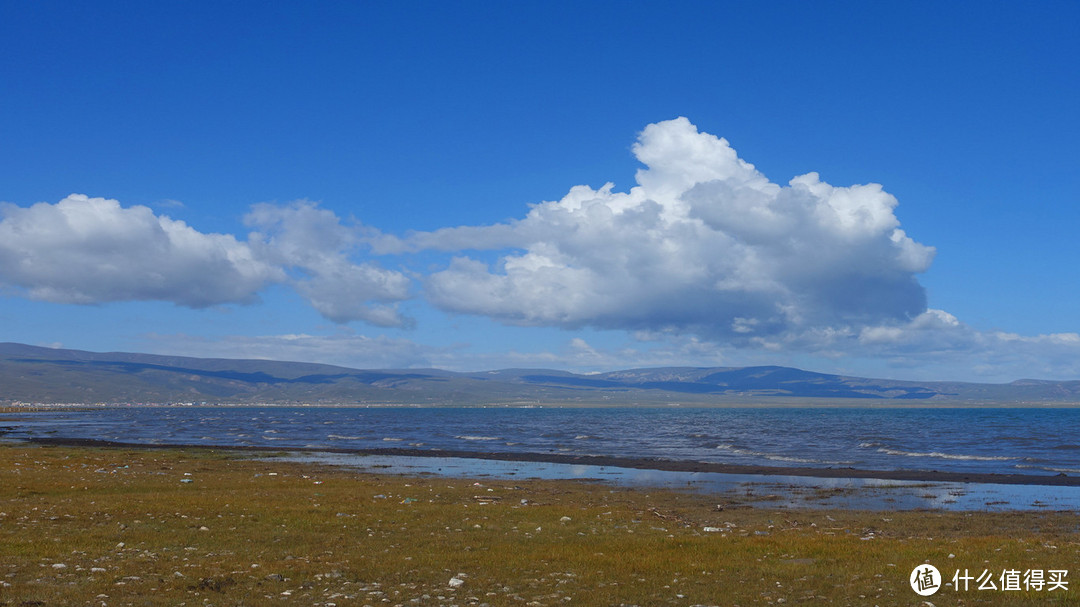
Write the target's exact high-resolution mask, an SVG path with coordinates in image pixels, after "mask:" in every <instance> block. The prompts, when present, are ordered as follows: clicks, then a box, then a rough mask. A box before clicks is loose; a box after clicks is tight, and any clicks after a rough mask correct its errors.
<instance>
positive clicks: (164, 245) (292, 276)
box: [0, 194, 410, 326]
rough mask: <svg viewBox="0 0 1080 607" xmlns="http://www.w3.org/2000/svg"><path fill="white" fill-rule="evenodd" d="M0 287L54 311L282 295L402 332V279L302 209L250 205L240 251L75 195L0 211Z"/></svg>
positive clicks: (225, 239)
mask: <svg viewBox="0 0 1080 607" xmlns="http://www.w3.org/2000/svg"><path fill="white" fill-rule="evenodd" d="M0 218H2V219H0V284H6V285H11V286H16V287H21V288H23V289H25V290H26V292H27V293H28V295H29V296H30V297H31V298H34V299H38V300H43V301H52V302H58V303H75V304H96V303H105V302H112V301H129V300H139V301H152V300H156V301H169V302H173V303H176V304H178V305H182V306H188V307H192V308H202V307H207V306H213V305H219V304H229V303H252V302H254V301H256V300H257V299H258V293H259V291H261V290H262V289H264V288H265V287H266V286H268V285H270V284H276V283H285V284H289V285H291V286H293V287H294V288H295V289H296V290H297V291H298V292H299V293H300V294H301V295H303V296H304V297H306V298H307V299H308V300H309V301H310V303H311V304H312V306H313V307H314V308H315V309H316V310H318V311H319V312H320V313H321V314H322V315H323V316H325V317H326V318H328V319H330V320H333V321H335V322H339V323H346V322H350V321H354V320H361V321H365V322H369V323H371V324H376V325H380V326H400V325H402V324H406V323H407V322H408V320H407V319H405V318H403V317H402V316H401V315H400V314H399V313H398V311H397V308H396V302H398V301H400V300H403V299H406V298H408V297H409V284H410V283H409V279H408V278H406V277H405V276H404V275H402V274H401V273H400V272H395V271H390V270H385V269H382V268H380V267H378V266H376V265H374V264H373V263H370V262H365V263H359V264H357V263H354V262H352V261H351V260H350V258H349V254H350V253H351V252H352V250H353V249H354V248H355V247H356V246H357V243H358V240H357V233H356V230H355V229H353V228H351V227H346V226H343V225H341V223H340V221H339V219H338V218H337V216H336V215H334V214H333V213H332V212H330V211H326V210H323V209H319V208H318V207H317V206H316V205H315V204H313V203H309V202H297V203H293V204H291V205H287V206H275V205H268V204H267V205H256V206H255V207H254V208H253V209H252V211H251V213H249V215H248V216H247V217H246V218H245V219H246V221H247V223H248V224H249V225H251V226H252V227H254V228H256V229H257V230H258V231H256V232H254V233H252V234H251V235H249V237H248V240H247V241H246V242H245V241H240V240H237V238H236V237H234V236H232V235H227V234H206V233H202V232H199V231H197V230H195V229H194V228H192V227H190V226H188V225H187V224H186V223H184V222H183V221H177V220H174V219H171V218H169V217H166V216H159V215H156V214H155V213H154V212H153V211H152V210H151V209H150V208H148V207H145V206H132V207H123V206H121V205H120V203H119V202H117V201H116V200H108V199H104V198H90V197H87V196H84V195H79V194H73V195H71V196H68V197H67V198H65V199H63V200H61V201H60V202H58V203H56V204H48V203H38V204H35V205H33V206H30V207H28V208H22V207H18V206H14V205H4V206H2V207H0Z"/></svg>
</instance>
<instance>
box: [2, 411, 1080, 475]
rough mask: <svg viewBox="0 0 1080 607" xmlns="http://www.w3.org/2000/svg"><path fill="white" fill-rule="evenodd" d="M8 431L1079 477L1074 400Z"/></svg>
mask: <svg viewBox="0 0 1080 607" xmlns="http://www.w3.org/2000/svg"><path fill="white" fill-rule="evenodd" d="M7 417H8V419H9V420H13V421H4V422H0V427H5V428H7V430H8V432H7V434H8V436H9V437H11V438H22V437H29V436H43V437H44V436H48V437H59V438H91V439H103V440H112V441H122V442H139V443H156V444H195V445H198V444H206V445H253V446H274V447H280V448H282V449H287V448H289V447H305V448H312V447H314V448H319V447H323V448H345V449H371V448H383V447H406V448H412V449H432V450H436V449H438V450H455V451H483V452H514V453H560V454H568V455H607V456H616V457H632V458H661V459H672V460H690V461H700V462H715V463H727V464H750V465H772V466H798V467H830V466H831V467H853V468H861V469H869V470H941V471H952V472H992V473H1014V474H1017V473H1018V474H1042V475H1046V474H1056V473H1064V474H1068V475H1080V409H1065V408H1053V409H998V408H994V409H970V408H968V409H932V408H913V409H907V408H896V409H892V408H889V409H886V408H875V409H872V408H829V409H823V408H785V409H760V408H735V409H704V408H596V409H579V408H410V407H371V408H361V407H357V408H314V407H227V408H222V407H146V408H140V407H123V408H101V409H89V410H53V411H45V412H36V413H20V414H15V415H11V416H7Z"/></svg>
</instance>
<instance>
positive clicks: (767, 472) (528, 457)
mask: <svg viewBox="0 0 1080 607" xmlns="http://www.w3.org/2000/svg"><path fill="white" fill-rule="evenodd" d="M25 442H27V443H29V444H36V445H51V446H66V447H108V448H123V449H144V450H156V449H197V450H202V451H237V452H251V453H280V452H283V451H289V452H297V453H335V454H346V455H379V456H403V457H435V458H462V459H479V460H495V461H506V462H532V463H551V464H570V465H587V466H610V467H615V468H630V469H638V470H657V471H664V472H708V473H720V474H753V475H760V476H798V477H811V478H826V479H876V480H886V481H915V482H934V483H973V484H989V485H1027V486H1052V487H1080V477H1077V476H1068V475H1066V474H1064V473H1060V474H1057V475H1051V476H1046V475H1034V474H1002V473H978V472H970V473H969V472H947V471H940V470H867V469H857V468H833V467H829V468H811V467H799V466H757V465H744V464H721V463H713V462H699V461H690V460H666V459H653V458H632V457H615V456H605V455H566V454H559V453H529V452H525V453H514V452H494V451H461V450H434V449H409V448H402V447H384V448H371V449H348V448H342V447H292V446H281V447H277V446H258V445H193V444H172V443H130V442H121V441H109V440H102V439H85V438H84V439H78V438H48V437H33V438H28V439H25Z"/></svg>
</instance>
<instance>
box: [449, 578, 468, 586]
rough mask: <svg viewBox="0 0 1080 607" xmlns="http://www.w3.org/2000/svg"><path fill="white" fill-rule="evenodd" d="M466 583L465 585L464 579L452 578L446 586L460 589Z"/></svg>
mask: <svg viewBox="0 0 1080 607" xmlns="http://www.w3.org/2000/svg"><path fill="white" fill-rule="evenodd" d="M464 583H465V580H463V579H461V578H459V577H452V578H450V581H449V582H447V583H446V584H447V585H448V586H450V587H451V588H458V587H460V586H461V585H462V584H464Z"/></svg>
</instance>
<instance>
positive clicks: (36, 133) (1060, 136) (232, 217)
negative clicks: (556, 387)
mask: <svg viewBox="0 0 1080 607" xmlns="http://www.w3.org/2000/svg"><path fill="white" fill-rule="evenodd" d="M1078 22H1080V4H1077V3H1076V2H1040V3H1021V2H949V3H936V2H872V3H868V2H853V3H848V2H822V3H809V2H760V3H750V2H703V3H697V2H680V3H674V4H664V5H661V4H660V3H645V2H587V3H570V2H565V3H564V2H545V3H539V2H535V3H533V2H515V3H506V2H457V3H435V2H413V3H409V2H379V3H374V2H315V3H247V2H231V3H211V2H186V3H164V2H157V3H135V2H95V3H74V2H34V3H28V2H14V1H11V2H7V1H0V201H2V203H0V327H2V329H0V340H3V341H16V342H24V343H31V344H42V345H46V344H47V345H63V346H64V347H70V348H80V349H89V350H96V351H109V350H125V351H144V352H156V353H169V354H185V355H195V356H227V357H269V358H281V359H291V360H311V361H319V362H328V363H335V364H343V365H348V366H357V367H429V366H434V367H442V368H450V369H461V370H476V369H491V368H501V367H555V368H563V369H571V370H579V371H597V370H609V369H616V368H625V367H635V366H661V365H662V366H668V365H695V366H713V365H721V366H742V365H750V364H782V365H794V366H800V367H803V368H808V369H813V370H819V371H826V372H841V373H851V374H862V375H874V376H881V377H896V378H912V379H944V378H949V379H968V380H977V381H1009V380H1012V379H1016V378H1020V377H1039V378H1054V379H1076V378H1080V335H1078V334H1077V332H1078V331H1080V307H1078V306H1077V305H1076V304H1075V302H1076V301H1077V300H1078V297H1077V296H1078V291H1080V269H1077V268H1078V266H1077V263H1076V262H1077V260H1078V259H1080V244H1078V239H1076V238H1075V230H1076V226H1077V225H1078V224H1080V217H1078V213H1080V211H1078V209H1080V204H1078V203H1080V177H1078V173H1080V172H1078V171H1077V170H1076V168H1077V167H1078V166H1080V152H1078V150H1080V146H1077V143H1076V142H1077V141H1078V140H1080V119H1078V116H1077V114H1078V113H1077V112H1076V110H1075V108H1077V107H1080V79H1078V78H1076V68H1075V66H1076V64H1077V60H1078V59H1080V38H1078V37H1077V36H1076V35H1075V24H1076V23H1078ZM750 165H752V166H750ZM609 183H610V184H612V185H611V186H610V187H608V186H606V184H609ZM874 184H877V185H874ZM578 186H586V187H584V188H581V187H578Z"/></svg>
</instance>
